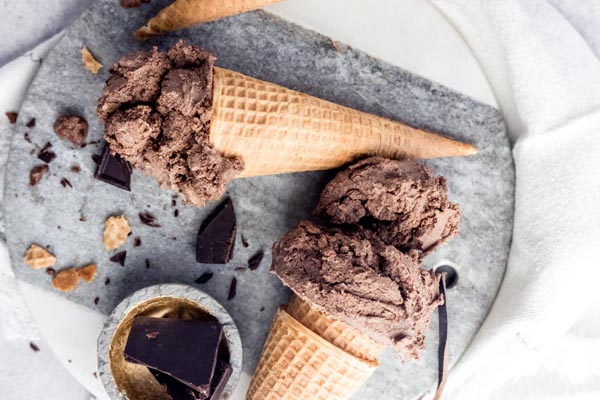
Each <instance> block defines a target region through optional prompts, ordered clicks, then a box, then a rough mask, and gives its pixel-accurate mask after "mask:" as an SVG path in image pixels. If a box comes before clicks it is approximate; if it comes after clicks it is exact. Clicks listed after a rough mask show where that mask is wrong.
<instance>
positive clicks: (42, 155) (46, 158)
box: [37, 142, 56, 164]
mask: <svg viewBox="0 0 600 400" xmlns="http://www.w3.org/2000/svg"><path fill="white" fill-rule="evenodd" d="M51 147H52V143H50V142H48V143H46V145H45V146H44V147H42V149H41V150H40V151H39V153H38V155H37V157H38V158H39V159H40V160H42V161H43V162H45V163H46V164H49V163H51V162H52V160H54V159H55V158H56V153H55V152H53V151H52V150H50V148H51Z"/></svg>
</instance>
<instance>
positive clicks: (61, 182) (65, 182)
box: [60, 178, 73, 188]
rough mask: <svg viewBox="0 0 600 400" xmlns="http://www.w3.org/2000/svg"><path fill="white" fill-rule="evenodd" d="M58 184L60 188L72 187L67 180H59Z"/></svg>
mask: <svg viewBox="0 0 600 400" xmlns="http://www.w3.org/2000/svg"><path fill="white" fill-rule="evenodd" d="M60 184H61V185H62V187H67V186H68V187H70V188H72V187H73V185H71V182H69V180H68V179H67V178H62V179H61V180H60Z"/></svg>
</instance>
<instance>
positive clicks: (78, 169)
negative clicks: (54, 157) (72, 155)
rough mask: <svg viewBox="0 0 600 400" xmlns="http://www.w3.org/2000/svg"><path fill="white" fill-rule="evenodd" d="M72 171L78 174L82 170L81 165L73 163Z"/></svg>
mask: <svg viewBox="0 0 600 400" xmlns="http://www.w3.org/2000/svg"><path fill="white" fill-rule="evenodd" d="M71 172H74V173H76V174H78V173H79V172H81V168H80V167H79V165H71Z"/></svg>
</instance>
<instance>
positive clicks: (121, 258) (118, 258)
mask: <svg viewBox="0 0 600 400" xmlns="http://www.w3.org/2000/svg"><path fill="white" fill-rule="evenodd" d="M125 257H127V252H126V251H120V252H118V253H117V254H115V255H114V256H112V257H111V258H110V261H112V262H114V263H117V264H121V266H122V267H123V266H125Z"/></svg>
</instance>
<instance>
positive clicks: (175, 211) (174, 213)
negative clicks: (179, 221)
mask: <svg viewBox="0 0 600 400" xmlns="http://www.w3.org/2000/svg"><path fill="white" fill-rule="evenodd" d="M173 216H174V217H175V218H177V217H179V210H178V209H175V210H174V211H173Z"/></svg>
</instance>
